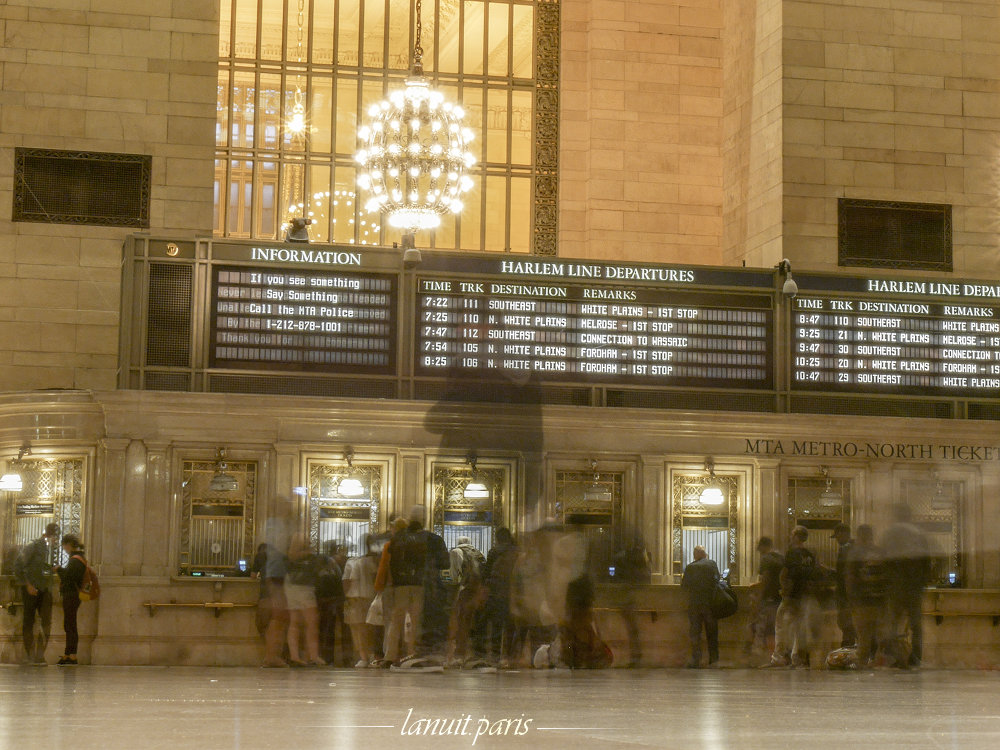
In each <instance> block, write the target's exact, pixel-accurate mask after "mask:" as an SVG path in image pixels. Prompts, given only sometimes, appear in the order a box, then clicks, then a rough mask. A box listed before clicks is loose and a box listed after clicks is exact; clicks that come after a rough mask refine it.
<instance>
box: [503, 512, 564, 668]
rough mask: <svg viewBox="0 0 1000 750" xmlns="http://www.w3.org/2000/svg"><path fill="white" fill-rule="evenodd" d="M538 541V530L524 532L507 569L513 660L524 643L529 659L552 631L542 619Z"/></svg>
mask: <svg viewBox="0 0 1000 750" xmlns="http://www.w3.org/2000/svg"><path fill="white" fill-rule="evenodd" d="M538 541H539V532H538V531H535V532H533V533H531V534H529V535H528V536H527V539H526V541H525V544H524V545H523V546H522V547H521V549H520V550H519V551H518V553H517V556H516V558H515V561H514V565H513V568H512V571H511V594H510V615H511V624H512V627H513V630H514V635H513V639H512V642H511V658H512V660H513V661H514V662H515V663H520V662H522V660H523V656H524V650H525V648H526V647H527V649H528V651H529V655H528V661H529V663H530V660H531V657H532V656H533V655H534V653H535V651H536V650H537V649H538V648H539V647H540V646H541V645H542V644H544V643H548V642H549V641H550V640H552V637H553V635H554V634H551V633H549V632H548V626H547V625H546V624H544V623H543V616H542V609H543V605H544V603H545V568H544V564H543V558H542V550H541V549H540V545H539V544H538Z"/></svg>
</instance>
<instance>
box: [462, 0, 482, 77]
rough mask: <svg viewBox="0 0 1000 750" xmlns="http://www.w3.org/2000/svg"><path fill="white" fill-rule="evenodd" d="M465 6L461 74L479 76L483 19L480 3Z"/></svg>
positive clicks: (470, 3)
mask: <svg viewBox="0 0 1000 750" xmlns="http://www.w3.org/2000/svg"><path fill="white" fill-rule="evenodd" d="M464 5H465V29H464V31H465V33H464V34H463V35H462V36H463V40H464V41H465V50H464V54H463V55H462V72H463V73H465V74H466V75H481V74H482V72H483V33H484V31H485V19H484V17H483V3H482V2H466V3H464Z"/></svg>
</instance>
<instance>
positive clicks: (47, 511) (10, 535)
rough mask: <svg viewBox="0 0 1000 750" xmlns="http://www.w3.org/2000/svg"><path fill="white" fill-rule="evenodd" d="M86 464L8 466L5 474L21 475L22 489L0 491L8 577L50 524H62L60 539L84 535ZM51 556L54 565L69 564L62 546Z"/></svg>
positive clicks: (47, 461)
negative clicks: (83, 514) (27, 547)
mask: <svg viewBox="0 0 1000 750" xmlns="http://www.w3.org/2000/svg"><path fill="white" fill-rule="evenodd" d="M85 463H86V462H85V460H84V459H83V458H82V457H76V458H65V459H56V458H53V459H41V458H38V459H36V458H25V459H22V460H10V461H8V462H7V463H6V465H5V467H4V469H3V472H2V473H3V474H14V475H17V476H19V477H20V479H21V489H20V490H18V491H6V490H5V491H0V500H2V504H0V533H2V543H3V557H2V573H3V574H4V575H10V574H12V573H13V564H14V560H15V559H16V557H17V555H18V554H19V552H20V550H21V549H22V548H23V547H24V546H25V545H27V544H30V543H31V542H33V541H35V540H36V539H38V538H39V537H41V536H42V534H43V533H44V532H45V527H46V526H47V525H48V524H50V523H57V524H59V533H60V536H61V535H62V534H70V533H72V534H79V533H80V519H81V517H82V502H83V491H84V466H85ZM50 554H51V559H50V561H49V562H50V563H51V564H53V565H65V564H66V563H67V562H68V560H67V556H66V553H65V552H63V550H62V548H61V547H60V546H59V545H58V544H57V545H54V546H52V547H50Z"/></svg>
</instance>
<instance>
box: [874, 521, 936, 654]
mask: <svg viewBox="0 0 1000 750" xmlns="http://www.w3.org/2000/svg"><path fill="white" fill-rule="evenodd" d="M892 518H893V523H892V524H891V525H890V526H889V528H887V529H886V530H885V534H884V535H883V537H882V549H883V551H884V553H885V567H886V574H887V580H888V594H889V617H890V623H891V625H892V628H893V630H894V633H895V636H896V637H895V638H894V639H893V641H892V643H891V644H890V645H889V651H890V652H891V653H890V654H889V658H890V660H892V661H893V662H894V663H895V665H896V666H898V667H902V668H907V667H915V666H920V663H921V661H922V660H923V622H922V616H923V615H922V607H921V605H922V603H923V597H924V587H925V586H926V585H927V581H928V579H929V578H930V571H931V555H930V546H929V545H928V543H927V537H926V536H925V535H924V533H923V532H922V531H921V530H920V529H919V528H917V526H916V525H914V523H913V514H912V511H911V510H910V506H908V505H906V504H904V503H897V504H896V505H894V506H893V507H892ZM907 625H908V626H909V629H910V653H909V655H907V654H905V653H904V651H905V649H904V648H903V645H902V644H903V641H904V640H905V636H904V634H905V632H906V627H907Z"/></svg>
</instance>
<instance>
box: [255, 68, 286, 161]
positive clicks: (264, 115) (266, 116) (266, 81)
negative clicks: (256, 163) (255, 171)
mask: <svg viewBox="0 0 1000 750" xmlns="http://www.w3.org/2000/svg"><path fill="white" fill-rule="evenodd" d="M257 111H258V117H257V120H258V122H257V123H256V129H257V148H266V149H268V150H273V149H276V148H278V139H277V136H278V128H279V125H280V118H281V76H279V75H262V76H261V77H260V93H259V94H258V97H257Z"/></svg>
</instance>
